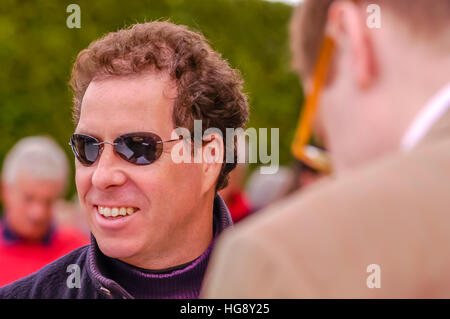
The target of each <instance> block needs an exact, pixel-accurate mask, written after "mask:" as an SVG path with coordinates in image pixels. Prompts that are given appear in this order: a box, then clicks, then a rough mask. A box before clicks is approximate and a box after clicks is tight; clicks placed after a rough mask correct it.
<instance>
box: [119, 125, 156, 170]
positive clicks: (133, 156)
mask: <svg viewBox="0 0 450 319" xmlns="http://www.w3.org/2000/svg"><path fill="white" fill-rule="evenodd" d="M160 141H161V138H160V137H159V136H158V135H156V134H151V133H137V134H136V133H132V134H126V135H122V136H120V137H118V138H117V139H116V140H115V141H114V143H115V144H116V145H115V150H116V152H117V153H118V154H119V155H120V156H121V157H122V158H123V159H125V160H126V161H128V162H130V163H133V164H136V165H147V164H151V163H153V162H154V161H156V160H157V159H158V158H159V157H160V156H161V152H162V144H161V143H160Z"/></svg>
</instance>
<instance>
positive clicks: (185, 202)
mask: <svg viewBox="0 0 450 319" xmlns="http://www.w3.org/2000/svg"><path fill="white" fill-rule="evenodd" d="M70 84H71V87H72V89H73V93H74V113H73V114H74V120H75V124H76V129H75V133H74V134H73V135H72V137H71V139H70V145H71V147H72V150H73V152H74V155H75V157H76V160H75V165H76V186H77V190H78V195H79V199H80V202H81V206H82V208H83V210H84V213H85V216H86V219H87V221H88V223H89V226H90V229H91V232H92V237H91V243H90V245H87V246H85V247H82V248H80V249H78V250H75V251H73V252H72V253H70V254H68V255H66V256H64V257H62V258H61V259H59V260H58V261H56V262H54V263H52V264H49V265H47V266H46V267H44V268H42V269H41V270H40V271H38V272H37V273H34V274H33V275H31V276H29V277H26V278H23V279H21V280H19V281H17V282H15V283H13V284H11V285H9V286H6V287H5V288H3V289H1V290H0V297H1V298H123V299H127V298H196V297H198V295H199V291H200V288H201V284H202V280H203V276H204V273H205V270H206V266H207V264H208V259H209V256H210V253H211V250H212V247H213V245H214V242H215V239H216V238H217V236H218V235H219V234H220V233H221V232H222V231H223V230H224V229H225V228H227V227H229V226H230V225H231V223H232V222H231V219H230V215H229V212H228V209H227V208H226V206H225V204H224V202H223V201H222V199H221V198H220V197H219V196H218V195H217V191H218V190H220V189H222V188H223V187H225V186H226V184H227V175H228V173H229V172H230V171H231V170H232V169H233V168H234V167H235V165H236V161H235V162H234V163H226V162H225V161H224V158H223V157H224V156H225V153H227V152H226V150H225V146H224V144H225V143H224V141H226V128H234V129H237V128H244V127H245V123H246V122H247V119H248V104H247V98H246V96H245V94H243V92H242V80H241V77H240V75H239V73H238V72H237V71H236V70H233V69H232V68H231V67H230V66H229V65H228V63H227V62H226V61H225V60H223V59H222V58H221V56H220V55H219V54H218V53H216V52H215V51H214V50H213V49H211V47H210V46H209V44H208V43H207V41H206V40H205V38H204V37H203V36H202V35H200V34H199V33H197V32H193V31H190V30H188V28H186V27H184V26H179V25H175V24H172V23H169V22H149V23H143V24H136V25H133V26H132V27H130V28H128V29H123V30H120V31H118V32H113V33H109V34H107V35H106V36H104V37H102V38H101V39H99V40H96V41H94V42H93V43H91V44H90V45H89V47H88V48H87V49H85V50H83V51H81V52H80V53H79V54H78V57H77V59H76V61H75V64H74V67H73V70H72V77H71V81H70ZM195 120H201V123H202V133H203V137H202V140H200V141H199V143H198V142H197V141H196V140H195V141H194V140H192V139H186V138H182V136H181V137H180V138H178V137H177V136H174V134H173V133H174V130H175V129H176V128H180V127H182V128H185V129H187V130H189V132H192V133H193V132H194V121H195ZM210 128H216V131H215V132H216V133H209V134H208V132H211V130H208V129H210ZM192 147H193V150H194V151H191V150H192ZM233 147H234V146H233ZM174 149H175V150H177V151H176V152H175V153H177V155H181V156H183V155H184V156H183V158H186V156H185V155H186V153H184V154H182V153H183V152H188V153H189V156H194V154H195V153H196V152H198V151H200V153H201V154H210V155H213V156H212V157H213V158H214V159H211V158H206V159H205V160H201V161H194V160H193V161H182V162H181V163H180V162H176V161H174V160H173V156H171V155H172V154H173V153H174V152H173V150H174ZM233 151H234V150H233ZM218 154H221V155H222V158H220V156H217V155H218Z"/></svg>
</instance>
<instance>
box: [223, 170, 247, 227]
mask: <svg viewBox="0 0 450 319" xmlns="http://www.w3.org/2000/svg"><path fill="white" fill-rule="evenodd" d="M246 175H247V164H244V163H239V164H237V165H236V168H235V169H234V170H233V171H232V172H231V173H230V175H229V180H228V186H227V187H225V188H224V189H222V190H221V191H219V194H220V196H221V197H222V199H223V200H224V201H225V204H226V205H227V207H228V209H229V210H230V214H231V218H232V219H233V223H237V222H239V221H241V220H242V219H244V218H245V217H247V216H248V215H250V213H251V212H252V205H251V202H250V201H249V198H248V196H247V194H246V192H245V189H244V184H245V177H246Z"/></svg>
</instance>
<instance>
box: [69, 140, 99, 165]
mask: <svg viewBox="0 0 450 319" xmlns="http://www.w3.org/2000/svg"><path fill="white" fill-rule="evenodd" d="M71 145H72V151H73V153H74V154H75V156H76V158H77V159H78V160H79V161H80V162H81V163H82V164H85V165H91V164H93V163H94V162H95V161H96V160H97V157H98V153H99V149H100V147H99V145H98V141H97V140H96V139H95V138H93V137H91V136H87V135H81V134H74V135H72V138H71Z"/></svg>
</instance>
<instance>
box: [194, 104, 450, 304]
mask: <svg viewBox="0 0 450 319" xmlns="http://www.w3.org/2000/svg"><path fill="white" fill-rule="evenodd" d="M224 235H225V236H224V237H223V238H222V240H220V241H219V243H218V245H217V246H216V249H215V251H214V253H213V258H212V260H211V262H210V268H209V270H208V272H207V275H206V278H205V283H204V289H203V292H202V297H207V298H380V297H381V298H435V297H439V298H441V297H445V298H450V112H447V113H446V114H445V115H444V116H443V117H442V118H441V119H440V120H439V122H438V123H437V124H436V125H434V126H433V128H432V130H431V131H430V132H429V133H428V135H427V136H426V137H425V138H424V139H423V140H422V141H421V143H420V145H418V146H417V147H416V148H415V149H414V150H412V151H410V152H408V153H400V152H399V153H396V154H393V155H390V156H387V157H385V158H383V159H382V160H377V161H376V163H375V162H374V163H373V164H371V165H369V166H366V167H365V168H364V169H360V170H357V171H354V172H352V173H350V174H348V175H346V176H345V177H342V178H339V179H338V180H334V181H330V180H329V181H324V182H321V183H318V184H316V185H314V186H311V188H310V189H309V190H307V191H305V192H304V193H301V194H296V195H293V196H291V197H290V198H289V199H288V200H286V201H284V202H283V203H279V204H276V205H273V206H272V207H271V208H269V209H267V210H266V211H264V212H262V213H261V214H259V213H258V214H257V215H256V216H252V217H250V218H249V219H248V220H246V221H243V222H242V224H239V225H237V226H236V227H235V228H234V230H231V231H228V232H226V234H224ZM371 264H376V265H379V267H380V268H379V270H380V271H379V272H378V271H376V270H375V272H373V270H371V272H367V267H368V266H369V265H371ZM377 273H379V275H380V276H379V277H378V279H380V280H379V281H376V282H377V283H379V284H380V288H376V287H375V288H369V286H370V285H369V286H368V284H367V281H368V277H369V276H371V278H370V279H373V277H375V276H376V274H377ZM370 283H372V284H373V283H375V282H374V281H372V280H370Z"/></svg>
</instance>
